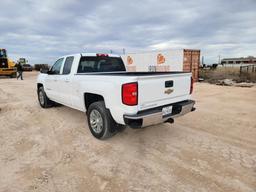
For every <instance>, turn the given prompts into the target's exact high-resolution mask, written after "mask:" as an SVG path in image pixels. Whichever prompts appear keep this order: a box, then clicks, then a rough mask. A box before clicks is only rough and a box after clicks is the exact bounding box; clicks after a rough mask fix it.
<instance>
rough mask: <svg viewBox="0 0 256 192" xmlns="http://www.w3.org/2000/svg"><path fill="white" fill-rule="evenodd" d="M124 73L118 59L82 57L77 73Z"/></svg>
mask: <svg viewBox="0 0 256 192" xmlns="http://www.w3.org/2000/svg"><path fill="white" fill-rule="evenodd" d="M114 71H125V66H124V63H123V60H122V59H121V58H120V57H108V56H83V57H81V59H80V62H79V65H78V70H77V73H92V72H114Z"/></svg>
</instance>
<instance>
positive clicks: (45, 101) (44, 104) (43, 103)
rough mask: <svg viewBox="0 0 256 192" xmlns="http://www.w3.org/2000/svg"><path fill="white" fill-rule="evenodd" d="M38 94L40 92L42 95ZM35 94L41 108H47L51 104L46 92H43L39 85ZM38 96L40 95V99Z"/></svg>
mask: <svg viewBox="0 0 256 192" xmlns="http://www.w3.org/2000/svg"><path fill="white" fill-rule="evenodd" d="M40 94H42V95H40ZM37 95H38V102H39V104H40V106H41V107H42V108H49V107H52V106H53V101H51V100H50V99H49V98H48V97H47V95H46V93H45V92H44V88H43V87H39V89H38V91H37ZM40 97H42V98H41V99H42V100H41V99H40Z"/></svg>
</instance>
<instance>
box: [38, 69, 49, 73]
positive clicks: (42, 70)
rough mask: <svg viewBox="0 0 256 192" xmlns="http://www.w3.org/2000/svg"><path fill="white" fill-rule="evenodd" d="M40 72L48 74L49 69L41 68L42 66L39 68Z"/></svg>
mask: <svg viewBox="0 0 256 192" xmlns="http://www.w3.org/2000/svg"><path fill="white" fill-rule="evenodd" d="M40 72H41V73H46V74H49V72H50V71H49V69H43V68H42V69H40Z"/></svg>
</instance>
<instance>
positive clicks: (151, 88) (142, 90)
mask: <svg viewBox="0 0 256 192" xmlns="http://www.w3.org/2000/svg"><path fill="white" fill-rule="evenodd" d="M190 84H191V73H179V74H168V75H157V76H142V77H139V79H138V108H139V110H145V109H149V108H153V107H157V106H162V105H168V104H171V103H176V102H179V101H184V100H187V99H190Z"/></svg>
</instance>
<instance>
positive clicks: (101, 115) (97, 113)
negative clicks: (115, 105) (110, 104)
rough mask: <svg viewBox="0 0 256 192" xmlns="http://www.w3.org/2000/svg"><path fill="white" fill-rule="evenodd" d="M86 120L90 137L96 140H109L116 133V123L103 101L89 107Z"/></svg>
mask: <svg viewBox="0 0 256 192" xmlns="http://www.w3.org/2000/svg"><path fill="white" fill-rule="evenodd" d="M87 120H88V125H89V128H90V131H91V133H92V135H93V136H94V137H96V138H97V139H106V138H109V137H111V136H113V135H114V134H115V133H116V132H117V129H116V122H115V121H114V119H113V117H112V116H111V114H110V112H109V110H108V109H107V108H106V107H105V103H104V101H97V102H95V103H92V104H91V105H90V106H89V108H88V111H87Z"/></svg>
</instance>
